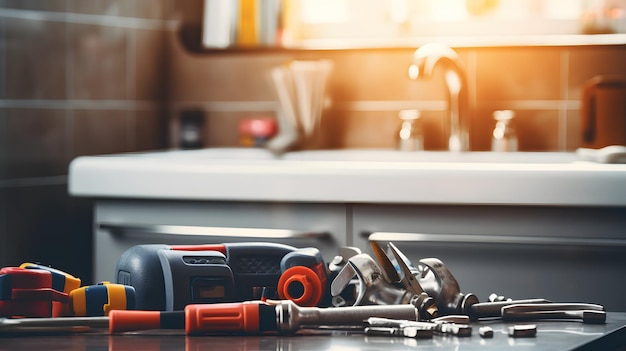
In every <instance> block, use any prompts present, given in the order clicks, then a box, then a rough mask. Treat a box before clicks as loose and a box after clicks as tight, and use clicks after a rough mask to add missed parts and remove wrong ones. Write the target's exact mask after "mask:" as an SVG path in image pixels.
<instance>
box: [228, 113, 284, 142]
mask: <svg viewBox="0 0 626 351" xmlns="http://www.w3.org/2000/svg"><path fill="white" fill-rule="evenodd" d="M238 129H239V145H241V146H245V147H263V146H264V145H265V143H266V142H267V141H268V140H270V139H271V138H273V137H274V136H275V135H276V131H277V129H278V127H277V124H276V119H274V118H273V117H257V118H245V119H242V120H240V121H239V125H238Z"/></svg>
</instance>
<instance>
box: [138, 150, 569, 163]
mask: <svg viewBox="0 0 626 351" xmlns="http://www.w3.org/2000/svg"><path fill="white" fill-rule="evenodd" d="M129 155H131V156H138V157H164V158H173V159H193V160H197V161H204V160H225V161H228V160H231V161H239V160H285V161H339V162H346V161H355V162H437V163H447V162H448V163H542V164H545V163H569V162H573V161H576V154H575V153H573V152H486V151H485V152H482V151H471V152H449V151H415V152H405V151H396V150H387V149H339V150H310V151H292V152H288V153H285V154H283V155H281V156H276V155H274V154H272V153H271V152H270V151H268V150H266V149H257V148H207V149H199V150H173V151H166V152H158V153H136V154H129Z"/></svg>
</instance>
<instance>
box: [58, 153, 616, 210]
mask: <svg viewBox="0 0 626 351" xmlns="http://www.w3.org/2000/svg"><path fill="white" fill-rule="evenodd" d="M69 192H70V194H72V195H76V196H86V197H107V198H110V197H123V198H152V199H187V200H208V201H288V202H294V201H295V202H334V203H336V202H340V203H413V204H415V203H421V204H503V205H504V204H526V205H584V206H626V165H619V164H602V163H594V162H583V161H578V160H577V158H576V154H575V153H559V152H515V153H493V152H461V153H454V152H446V151H424V152H400V151H394V150H380V149H378V150H372V149H359V150H357V149H353V150H313V151H294V152H288V153H286V154H284V155H281V156H275V155H273V154H272V153H271V152H270V151H268V150H265V149H249V148H211V149H201V150H173V151H161V152H147V153H133V154H118V155H106V156H82V157H78V158H76V159H75V160H73V161H72V163H71V165H70V172H69Z"/></svg>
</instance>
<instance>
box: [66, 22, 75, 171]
mask: <svg viewBox="0 0 626 351" xmlns="http://www.w3.org/2000/svg"><path fill="white" fill-rule="evenodd" d="M71 40H72V26H71V25H70V24H69V23H66V24H65V64H66V68H65V101H66V102H65V105H66V108H65V134H66V139H65V152H66V158H67V162H68V165H69V162H70V161H71V159H72V157H73V155H74V150H75V147H74V128H75V126H74V110H72V109H70V108H67V100H68V98H69V97H70V96H73V92H74V81H73V80H74V70H73V69H72V68H73V67H74V57H73V54H72V50H71V46H72V45H71Z"/></svg>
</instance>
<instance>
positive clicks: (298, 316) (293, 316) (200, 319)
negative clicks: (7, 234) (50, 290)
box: [0, 300, 417, 335]
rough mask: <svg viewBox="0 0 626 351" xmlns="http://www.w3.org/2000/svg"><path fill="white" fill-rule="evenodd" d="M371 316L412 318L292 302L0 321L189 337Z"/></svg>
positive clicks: (392, 311)
mask: <svg viewBox="0 0 626 351" xmlns="http://www.w3.org/2000/svg"><path fill="white" fill-rule="evenodd" d="M370 317H383V318H390V319H402V320H417V311H416V309H415V307H413V306H412V305H395V306H352V307H343V308H320V307H299V306H298V305H296V304H295V303H294V302H293V301H291V300H280V301H267V302H263V301H247V302H232V303H216V304H194V305H188V306H187V307H185V310H184V311H172V312H159V311H123V310H115V311H111V313H110V314H109V316H108V317H60V318H23V319H0V333H11V332H16V331H24V330H45V329H46V328H57V329H58V328H62V327H65V328H68V330H71V328H76V327H87V328H108V329H109V331H110V332H111V333H121V332H128V331H138V330H150V329H185V332H186V333H187V334H188V335H200V334H232V333H236V334H260V333H266V332H273V333H276V332H278V333H286V334H289V333H294V332H297V331H298V330H300V329H305V328H317V327H321V326H337V327H346V326H348V327H349V326H353V327H364V321H365V320H366V319H368V318H370Z"/></svg>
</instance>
